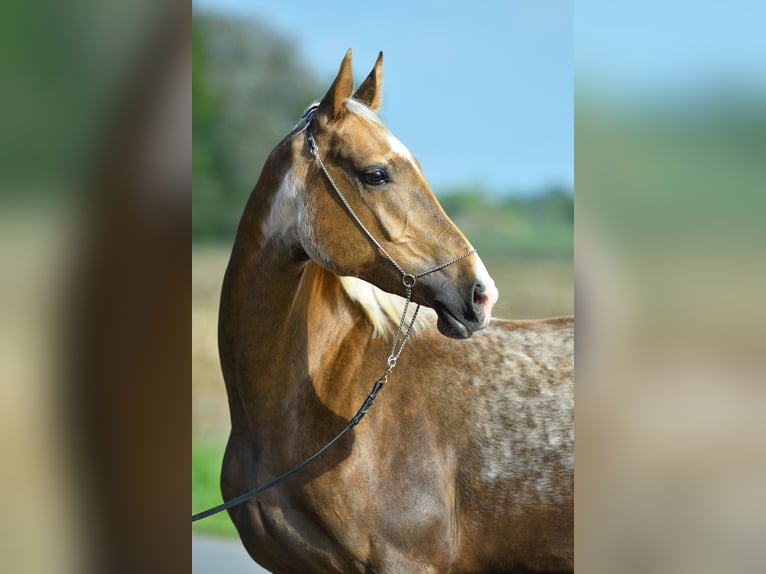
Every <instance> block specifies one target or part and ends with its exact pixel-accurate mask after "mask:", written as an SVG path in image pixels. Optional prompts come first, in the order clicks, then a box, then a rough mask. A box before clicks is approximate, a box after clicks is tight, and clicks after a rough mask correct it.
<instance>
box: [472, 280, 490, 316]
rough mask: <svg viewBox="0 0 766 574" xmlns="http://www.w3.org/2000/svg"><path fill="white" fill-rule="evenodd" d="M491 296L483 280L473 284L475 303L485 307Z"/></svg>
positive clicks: (477, 305)
mask: <svg viewBox="0 0 766 574" xmlns="http://www.w3.org/2000/svg"><path fill="white" fill-rule="evenodd" d="M488 299H489V296H488V295H487V287H486V286H485V285H484V283H483V282H482V281H477V282H476V285H474V286H473V304H474V306H476V307H478V308H480V309H481V308H483V307H484V305H485V304H486V303H487V300H488Z"/></svg>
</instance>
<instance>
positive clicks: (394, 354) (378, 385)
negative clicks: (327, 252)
mask: <svg viewBox="0 0 766 574" xmlns="http://www.w3.org/2000/svg"><path fill="white" fill-rule="evenodd" d="M317 107H318V106H317V105H314V106H312V107H310V108H309V109H308V110H307V111H306V113H305V114H304V115H303V117H304V118H305V119H306V126H305V131H306V143H307V144H308V146H309V151H310V152H311V155H312V156H313V157H314V158H315V159H316V160H317V163H318V164H319V167H320V168H321V169H322V172H323V173H324V175H325V177H326V178H327V181H328V182H329V183H330V186H331V187H332V188H333V190H334V191H335V193H336V194H337V196H338V198H339V199H340V201H341V203H343V205H344V207H345V208H346V211H348V213H349V215H350V216H351V218H352V219H353V220H354V221H355V222H356V224H357V225H358V226H359V228H360V229H361V231H362V232H363V233H364V235H365V236H366V237H367V239H369V240H370V241H371V242H372V244H373V245H374V246H375V247H376V248H377V249H378V250H379V251H380V252H381V254H382V255H383V256H384V257H385V258H386V259H387V260H388V262H389V263H391V265H393V267H394V268H395V269H396V270H397V271H398V272H399V274H400V275H401V276H402V284H403V285H404V290H405V294H406V300H405V303H404V309H403V311H402V317H401V319H399V326H398V328H397V330H396V333H395V334H394V341H393V344H392V345H391V353H390V354H389V355H388V358H387V359H386V370H385V371H384V372H383V375H382V376H381V377H380V378H379V379H377V380H376V381H375V382H374V383H373V385H372V388H371V389H370V392H369V393H367V397H366V398H365V399H364V402H363V403H362V406H360V407H359V410H357V411H356V414H355V415H354V416H353V417H351V420H349V421H348V424H347V425H346V426H345V427H344V428H343V430H341V431H340V432H339V433H338V434H337V435H335V437H333V438H332V439H331V440H330V441H329V442H328V443H327V444H325V445H324V446H323V447H322V448H320V449H319V450H317V451H316V452H315V453H314V454H312V455H311V456H310V457H308V458H307V459H306V460H304V461H303V462H302V463H300V464H299V465H297V466H294V467H293V468H291V469H290V470H288V471H287V472H285V473H284V474H280V475H279V476H277V477H276V478H273V479H271V480H270V481H269V482H267V483H266V484H264V485H262V486H259V487H258V488H255V489H253V490H250V491H248V492H245V493H244V494H241V495H239V496H237V497H236V498H232V499H231V500H227V501H226V502H224V503H222V504H219V505H217V506H214V507H212V508H208V509H207V510H203V511H202V512H199V513H197V514H193V515H192V522H196V521H197V520H202V519H203V518H207V517H208V516H212V515H213V514H218V513H219V512H222V511H224V510H227V509H229V508H232V507H234V506H237V505H239V504H242V503H243V502H245V501H247V500H250V499H251V498H255V497H256V496H259V495H261V494H263V493H264V492H266V491H267V490H268V489H270V488H271V487H272V486H275V485H277V484H279V483H280V482H282V481H283V480H285V479H286V478H289V477H290V476H292V475H294V474H295V473H297V472H299V471H301V470H303V468H305V467H306V466H308V464H310V463H311V462H313V461H314V460H315V459H316V458H318V457H319V455H321V454H322V453H323V452H324V451H326V450H327V449H328V448H330V447H331V446H332V445H333V444H335V443H336V442H337V441H338V440H340V438H341V437H342V436H343V435H345V434H346V433H347V432H348V431H350V430H351V429H352V428H354V427H355V426H356V425H358V424H359V423H360V421H361V420H362V419H363V418H364V416H365V415H366V414H367V412H368V411H369V410H370V407H372V403H373V402H374V401H375V398H376V397H377V396H378V393H379V392H380V390H381V389H382V388H383V386H384V385H385V384H386V383H387V382H388V376H389V375H390V374H391V371H393V370H394V368H395V367H396V362H397V361H398V359H399V356H400V355H401V354H402V351H403V350H404V346H405V345H406V344H407V341H408V340H409V338H410V334H411V333H412V328H413V327H414V326H415V319H417V317H418V313H419V312H420V304H417V306H416V307H415V312H414V313H413V314H412V318H411V319H410V321H409V323H407V311H408V310H409V307H410V303H412V288H413V287H414V286H415V283H416V282H417V280H418V279H420V278H421V277H424V276H426V275H429V274H431V273H435V272H436V271H440V270H442V269H444V268H445V267H448V266H449V265H452V264H453V263H457V262H458V261H460V260H461V259H465V258H466V257H468V256H469V255H471V254H473V253H476V249H471V250H469V251H467V252H465V253H464V254H463V255H460V256H459V257H455V258H454V259H451V260H450V261H447V262H446V263H442V264H441V265H437V266H436V267H433V268H432V269H429V270H427V271H424V272H422V273H417V274H415V275H413V274H412V273H407V272H406V271H405V270H404V268H403V267H402V266H401V265H399V264H398V263H397V262H396V260H395V259H394V258H393V257H392V256H391V255H390V254H389V253H388V252H387V251H386V250H385V249H384V248H383V246H382V245H381V244H380V243H379V242H378V241H377V240H376V239H375V237H374V236H373V235H372V233H370V231H369V230H368V229H367V227H365V225H364V223H362V220H361V219H359V217H358V216H357V214H356V213H355V212H354V210H353V209H352V208H351V205H350V204H349V203H348V201H347V200H346V198H345V197H344V195H343V194H342V193H341V191H340V189H338V186H337V185H336V184H335V181H334V180H333V178H332V176H331V175H330V172H328V171H327V168H326V167H325V165H324V162H323V161H322V158H321V157H319V148H318V147H317V144H316V141H314V136H313V134H312V133H311V122H312V120H313V119H314V114H315V112H316V109H317ZM405 324H407V327H406V329H405Z"/></svg>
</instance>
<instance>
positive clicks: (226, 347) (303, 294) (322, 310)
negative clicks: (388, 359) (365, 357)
mask: <svg viewBox="0 0 766 574" xmlns="http://www.w3.org/2000/svg"><path fill="white" fill-rule="evenodd" d="M289 145H290V144H289V142H288V143H285V142H283V144H280V146H278V148H277V149H276V150H275V152H274V153H273V154H272V156H271V157H270V158H269V160H268V163H267V166H266V167H265V168H264V170H263V173H262V175H261V178H260V179H259V181H258V183H257V185H256V187H255V189H254V190H253V193H252V195H251V197H250V199H249V200H248V204H247V206H246V208H245V211H244V213H243V216H242V220H241V224H240V228H239V230H238V232H237V239H236V241H235V244H234V247H233V249H232V256H231V259H230V261H229V266H228V268H227V271H226V276H225V278H224V285H223V288H222V295H221V307H220V314H219V347H220V354H221V362H222V367H223V370H224V376H225V378H226V379H227V385H230V384H232V382H233V381H236V380H238V377H237V376H236V374H235V373H234V372H233V369H235V368H236V367H235V365H236V363H237V362H238V359H237V356H241V355H242V353H243V351H244V352H245V353H246V354H247V355H248V356H249V357H251V359H252V362H253V364H257V365H261V366H263V368H261V369H259V378H260V379H262V380H260V381H252V380H251V381H248V384H251V383H253V384H254V385H256V386H257V385H259V384H260V385H269V384H270V382H271V380H273V378H274V377H275V376H278V377H280V378H282V379H283V380H284V377H285V376H286V375H288V374H289V373H285V372H284V371H283V370H280V369H283V367H284V365H286V364H289V365H295V364H296V361H298V362H299V363H303V361H304V359H305V363H303V364H302V365H301V369H302V370H304V371H305V372H306V373H312V372H313V371H315V370H316V369H317V368H318V367H317V365H318V364H319V363H321V360H322V358H323V357H326V356H330V354H334V353H335V352H337V348H338V346H339V344H340V341H342V340H343V339H344V338H345V336H346V334H347V333H348V332H349V331H351V330H352V329H357V330H370V329H369V327H368V326H367V324H366V323H365V322H364V321H360V320H359V319H360V318H361V316H362V312H361V311H360V309H359V308H358V307H357V306H356V305H354V304H353V303H352V302H351V301H350V300H349V299H348V297H347V296H346V295H345V293H344V291H343V288H342V286H341V283H340V279H339V278H338V277H337V276H336V275H335V274H333V273H331V272H329V271H326V270H325V269H323V268H321V267H319V266H318V265H316V264H315V263H313V262H312V261H307V260H305V259H303V258H301V253H302V252H301V250H300V249H299V245H297V244H296V243H295V241H294V240H291V239H290V233H289V231H287V232H286V233H285V234H284V235H268V234H267V233H265V232H264V229H265V228H268V225H270V219H269V218H270V217H271V216H272V210H273V208H274V206H275V203H276V202H278V201H281V198H280V197H278V194H279V190H280V185H281V183H282V180H283V178H284V177H285V174H286V173H287V171H288V167H289V166H290V155H289V152H290V151H291V149H290V148H289V147H286V146H289ZM280 148H281V152H282V153H281V155H280V154H279V153H277V152H279V151H280ZM370 331H371V330H370ZM369 334H370V333H360V336H369ZM291 368H292V367H291ZM302 374H303V373H302ZM296 376H301V375H297V374H296Z"/></svg>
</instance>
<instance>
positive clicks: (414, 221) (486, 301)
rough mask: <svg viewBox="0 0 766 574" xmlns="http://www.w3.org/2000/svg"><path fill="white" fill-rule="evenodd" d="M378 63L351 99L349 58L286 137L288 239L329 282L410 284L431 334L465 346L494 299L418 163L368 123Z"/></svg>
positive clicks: (373, 116) (375, 104) (377, 124)
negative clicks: (433, 321) (433, 318)
mask: <svg viewBox="0 0 766 574" xmlns="http://www.w3.org/2000/svg"><path fill="white" fill-rule="evenodd" d="M382 56H383V55H382V53H381V54H380V55H379V56H378V59H377V61H376V62H375V66H374V67H373V69H372V71H371V72H370V74H369V75H368V76H367V78H366V79H365V80H364V82H363V83H362V84H361V85H360V86H359V88H358V89H357V90H356V92H354V91H353V78H352V73H351V50H349V51H348V52H347V53H346V56H345V58H344V59H343V62H342V63H341V66H340V69H339V71H338V75H337V77H336V78H335V80H334V82H333V83H332V85H331V86H330V89H329V90H328V92H327V94H326V95H325V96H324V98H323V99H322V100H321V102H320V103H319V104H318V105H316V106H313V107H312V108H310V112H309V113H307V114H306V118H305V119H304V121H303V123H302V124H299V125H298V126H297V127H296V130H295V131H294V138H293V153H294V154H295V156H296V157H295V158H294V160H293V167H292V168H291V170H290V172H289V173H288V179H289V181H290V183H289V185H290V187H291V193H290V196H291V197H292V198H293V201H291V202H290V204H291V205H292V206H294V207H295V208H296V209H297V211H298V212H297V214H296V217H295V218H292V217H291V220H292V221H293V222H294V232H293V233H291V234H290V235H291V236H292V237H293V238H294V240H296V241H297V242H298V243H299V245H300V251H301V252H302V253H303V254H305V256H306V257H308V258H310V259H312V260H314V261H315V262H316V263H318V264H319V265H320V266H322V267H324V268H326V269H329V270H330V271H332V272H334V273H336V274H338V275H341V276H352V277H356V278H359V279H362V280H363V281H366V282H367V283H371V284H372V285H374V286H376V287H378V288H380V289H382V290H384V291H387V292H389V293H394V294H403V293H404V292H405V289H406V285H407V283H408V282H410V283H414V285H413V286H412V300H413V301H415V302H416V303H420V304H422V305H425V306H426V307H430V308H432V309H434V310H435V311H436V313H437V315H438V322H437V325H438V328H439V331H440V332H441V333H442V334H444V335H446V336H449V337H453V338H467V337H470V336H471V334H472V333H473V332H474V331H477V330H480V329H483V328H484V327H486V326H487V325H488V324H489V321H490V316H491V312H492V307H493V305H494V304H495V302H496V301H497V297H498V293H497V289H496V287H495V283H494V281H493V280H492V278H491V277H490V276H489V273H488V272H487V269H486V267H485V266H484V264H483V263H482V261H481V259H480V258H479V256H478V254H476V253H475V251H474V250H473V248H472V246H471V245H470V243H469V242H468V240H467V239H466V238H465V236H464V235H463V234H462V233H461V232H460V230H459V229H458V228H457V227H456V226H455V224H454V223H453V222H452V221H451V220H450V219H449V217H448V216H447V215H446V214H445V212H444V210H443V209H442V208H441V206H440V205H439V203H438V201H437V199H436V197H435V196H434V194H433V192H432V191H431V188H430V186H429V185H428V182H427V181H426V178H425V177H424V175H423V172H422V171H421V168H420V164H419V163H418V161H417V160H416V159H415V157H414V156H413V155H412V153H410V151H409V150H408V149H407V148H406V147H405V146H404V145H403V144H402V143H401V142H400V141H399V140H398V139H397V138H396V137H394V135H393V134H392V133H391V132H390V131H389V130H388V128H386V126H384V125H383V123H382V122H381V120H380V118H379V117H378V116H377V113H376V112H377V110H378V108H379V107H380V103H381V86H382V61H383V58H382ZM277 211H278V213H280V211H279V210H277ZM282 211H285V210H284V209H283V210H282ZM280 219H282V218H281V217H280ZM461 255H462V257H461ZM445 263H448V264H447V265H444V264H445ZM426 270H430V271H429V272H428V273H427V274H424V273H423V272H424V271H426ZM403 277H405V278H404V285H403ZM416 277H417V280H416V281H415V278H416Z"/></svg>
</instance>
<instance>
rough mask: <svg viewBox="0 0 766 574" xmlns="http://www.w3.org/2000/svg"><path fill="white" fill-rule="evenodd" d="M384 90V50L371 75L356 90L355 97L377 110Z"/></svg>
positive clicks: (374, 110)
mask: <svg viewBox="0 0 766 574" xmlns="http://www.w3.org/2000/svg"><path fill="white" fill-rule="evenodd" d="M382 91H383V52H380V53H379V54H378V59H377V60H375V66H374V67H373V68H372V71H371V72H370V75H369V76H367V77H366V78H365V79H364V82H362V85H361V86H359V88H358V89H357V90H356V93H355V94H354V98H355V99H357V100H359V101H360V102H364V103H365V104H367V106H368V107H369V108H370V109H371V110H372V111H373V112H377V111H378V108H379V107H380V100H381V92H382Z"/></svg>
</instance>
